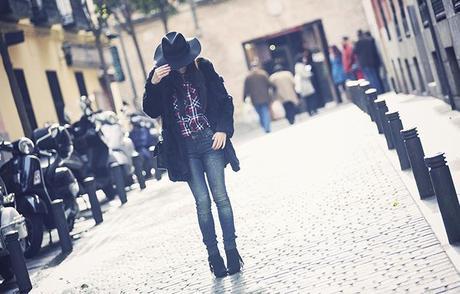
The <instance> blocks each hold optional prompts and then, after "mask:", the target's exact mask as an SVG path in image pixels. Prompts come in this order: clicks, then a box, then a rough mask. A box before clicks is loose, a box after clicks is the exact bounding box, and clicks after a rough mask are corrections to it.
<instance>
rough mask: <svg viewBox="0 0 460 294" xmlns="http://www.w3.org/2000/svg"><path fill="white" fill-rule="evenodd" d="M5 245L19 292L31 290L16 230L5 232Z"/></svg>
mask: <svg viewBox="0 0 460 294" xmlns="http://www.w3.org/2000/svg"><path fill="white" fill-rule="evenodd" d="M4 237H5V246H6V249H7V250H8V252H9V256H8V257H9V258H10V260H11V267H12V268H13V272H14V275H15V276H16V283H17V285H18V288H19V292H20V293H29V292H30V290H32V283H31V282H30V277H29V272H28V270H27V266H26V261H25V259H24V253H23V252H22V249H21V245H20V244H19V234H18V232H17V231H11V232H8V233H6V234H5V236H4Z"/></svg>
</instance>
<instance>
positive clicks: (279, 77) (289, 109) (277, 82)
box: [270, 64, 299, 125]
mask: <svg viewBox="0 0 460 294" xmlns="http://www.w3.org/2000/svg"><path fill="white" fill-rule="evenodd" d="M274 70H275V72H274V73H273V74H272V75H271V76H270V82H271V83H272V84H273V86H274V87H275V93H276V96H275V97H276V99H277V100H279V101H280V102H281V103H283V107H284V110H285V112H286V119H287V120H288V122H289V123H290V124H291V125H293V124H294V122H295V116H296V114H297V105H298V104H299V98H298V97H297V94H296V92H295V81H294V76H293V75H292V73H291V72H290V71H288V70H285V69H284V68H283V66H282V65H281V64H277V65H275V67H274Z"/></svg>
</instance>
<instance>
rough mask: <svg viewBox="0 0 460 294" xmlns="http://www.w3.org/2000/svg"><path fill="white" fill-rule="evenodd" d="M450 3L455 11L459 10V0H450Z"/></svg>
mask: <svg viewBox="0 0 460 294" xmlns="http://www.w3.org/2000/svg"><path fill="white" fill-rule="evenodd" d="M452 3H453V4H454V11H455V13H458V12H460V0H452Z"/></svg>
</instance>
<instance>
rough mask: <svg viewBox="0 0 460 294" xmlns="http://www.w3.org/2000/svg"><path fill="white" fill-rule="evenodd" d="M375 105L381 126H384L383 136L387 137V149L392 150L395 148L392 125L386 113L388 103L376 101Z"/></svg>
mask: <svg viewBox="0 0 460 294" xmlns="http://www.w3.org/2000/svg"><path fill="white" fill-rule="evenodd" d="M374 103H375V108H376V110H377V111H376V113H377V118H378V120H379V121H380V124H381V125H382V130H383V134H384V135H385V140H386V141H387V147H388V149H389V150H392V149H394V148H395V147H394V144H393V138H392V137H391V129H390V124H389V123H388V121H387V118H386V116H385V113H387V112H388V107H387V103H386V102H385V100H376V101H375V102H374Z"/></svg>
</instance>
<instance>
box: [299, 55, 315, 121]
mask: <svg viewBox="0 0 460 294" xmlns="http://www.w3.org/2000/svg"><path fill="white" fill-rule="evenodd" d="M294 72H295V76H294V82H295V91H296V92H297V94H299V96H300V97H301V99H302V100H303V101H304V102H305V106H306V108H307V112H308V114H309V115H310V116H312V115H313V114H314V112H313V106H312V104H313V99H314V97H315V88H314V87H313V83H312V81H311V78H312V76H313V74H312V70H311V65H309V64H305V63H304V62H303V57H300V58H299V59H298V61H297V63H296V64H295V67H294Z"/></svg>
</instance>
